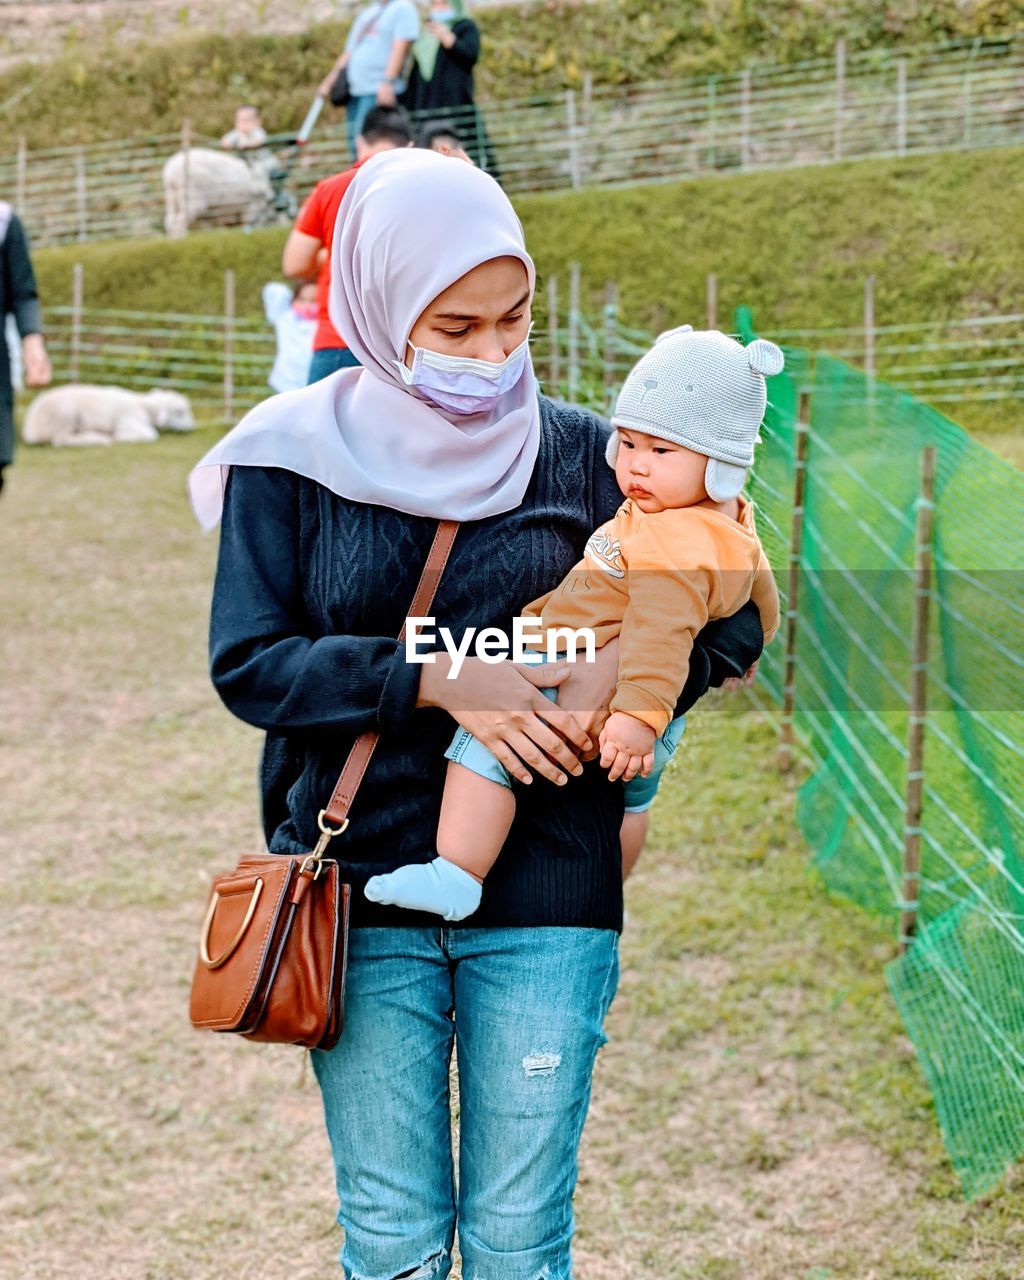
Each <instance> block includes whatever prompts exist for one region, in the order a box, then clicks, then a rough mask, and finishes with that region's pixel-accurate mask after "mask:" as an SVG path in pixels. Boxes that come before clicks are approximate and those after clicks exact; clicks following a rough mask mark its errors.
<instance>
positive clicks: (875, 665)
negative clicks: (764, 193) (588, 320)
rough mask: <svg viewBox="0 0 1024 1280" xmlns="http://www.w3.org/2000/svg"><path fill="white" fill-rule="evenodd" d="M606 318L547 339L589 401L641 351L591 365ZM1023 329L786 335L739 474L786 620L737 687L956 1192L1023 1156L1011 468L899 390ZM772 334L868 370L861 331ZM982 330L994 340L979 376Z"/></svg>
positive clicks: (1023, 607) (1020, 671)
mask: <svg viewBox="0 0 1024 1280" xmlns="http://www.w3.org/2000/svg"><path fill="white" fill-rule="evenodd" d="M611 315H612V300H611V298H610V301H609V305H608V306H607V307H606V315H605V324H604V325H603V326H600V325H592V326H586V327H585V328H584V327H583V326H580V332H579V333H578V334H577V335H574V336H573V337H572V338H571V339H570V340H569V342H568V343H567V344H566V346H567V347H568V348H569V349H572V350H575V351H577V352H578V353H579V354H578V356H577V359H578V361H579V368H578V369H577V370H576V371H575V372H574V373H570V372H569V371H568V370H566V368H565V363H564V361H565V356H566V351H565V349H564V348H563V349H562V351H561V352H560V353H559V354H556V355H555V357H554V364H555V365H556V367H557V372H558V376H559V378H560V379H561V382H560V384H559V388H558V389H559V390H561V391H563V392H566V391H568V388H569V384H570V383H571V384H572V388H573V398H575V399H578V400H580V401H582V402H584V403H588V404H589V405H590V406H591V407H594V408H606V407H607V403H608V400H607V396H608V394H609V390H610V389H614V388H615V386H616V382H617V381H618V380H621V374H622V371H623V365H624V363H625V364H628V363H629V362H631V361H632V360H633V359H634V358H635V354H637V353H638V352H639V351H640V350H643V349H644V348H645V346H646V344H647V343H648V342H649V335H647V334H641V333H639V332H635V331H632V332H629V333H627V334H618V335H615V338H614V342H617V343H618V354H617V356H616V360H615V364H614V369H615V372H614V374H613V375H612V376H610V377H608V376H607V375H606V369H607V363H606V358H605V353H606V352H607V350H608V347H609V337H608V335H610V334H611V333H612V324H611ZM1021 321H1022V317H1021V316H1019V315H1013V316H999V317H988V316H986V317H970V318H967V319H964V320H957V321H952V322H950V323H949V324H948V325H936V324H932V323H926V324H921V325H894V326H889V327H887V328H886V329H883V330H879V331H876V333H875V334H874V336H875V337H876V338H878V339H879V342H878V345H877V346H876V347H875V349H874V353H873V354H874V359H875V372H873V373H872V372H870V371H866V370H864V369H854V368H852V367H850V365H848V364H845V363H843V362H842V361H840V360H837V359H835V358H834V357H832V356H829V355H824V354H822V353H820V352H812V351H809V350H808V349H807V348H806V347H798V346H795V345H790V346H789V347H788V349H787V369H786V372H785V373H784V374H782V375H781V376H779V377H778V378H774V379H772V380H771V384H770V388H769V401H770V407H769V411H768V415H767V417H766V421H765V426H764V429H763V431H762V435H763V437H764V443H763V444H762V446H761V449H760V450H759V453H758V458H757V464H756V467H755V470H754V476H753V480H752V484H751V494H752V497H753V499H754V502H755V506H756V509H757V518H758V525H759V530H760V532H761V536H762V540H763V541H764V544H765V547H766V549H767V551H768V554H769V558H770V560H771V562H772V564H773V565H774V566H775V568H776V578H777V580H778V582H779V587H780V594H781V597H782V601H783V607H784V619H785V621H784V626H783V629H782V631H781V632H780V639H779V640H778V641H776V643H775V644H774V645H773V646H770V647H769V649H768V650H767V652H766V654H765V656H764V659H763V662H762V670H761V675H760V676H759V678H758V681H757V683H756V684H755V685H754V687H753V689H752V690H751V696H752V697H753V699H754V701H755V703H756V704H757V705H758V707H759V708H760V709H761V710H762V712H763V713H764V714H765V716H766V717H767V718H768V720H769V721H770V722H771V724H772V725H773V726H774V727H775V728H776V729H777V730H778V732H779V735H780V751H779V760H780V767H782V768H787V767H790V766H791V764H792V762H793V756H794V753H796V754H798V755H799V756H801V757H802V759H803V762H804V766H805V769H806V780H805V781H804V782H803V784H802V785H801V786H800V788H799V791H798V799H797V821H798V824H799V826H800V829H801V831H802V833H803V835H804V838H805V839H806V841H807V844H808V846H809V848H810V849H811V850H812V854H813V859H814V863H815V866H816V867H817V869H818V871H819V872H820V874H821V876H822V878H823V879H824V881H825V883H826V884H827V885H828V886H829V888H831V889H833V890H835V891H836V892H839V893H842V894H844V895H845V896H847V897H848V898H850V899H851V900H853V901H854V902H855V903H857V904H859V905H860V906H862V907H864V908H866V909H868V910H870V911H872V912H874V913H876V914H880V915H885V916H889V917H890V918H891V919H892V921H893V931H894V941H897V942H898V944H899V950H900V954H899V956H898V958H897V959H895V960H893V961H892V962H891V963H890V964H889V965H888V966H887V969H886V976H887V979H888V982H889V986H890V989H891V991H892V994H893V997H894V999H895V1000H896V1003H897V1006H898V1008H899V1010H900V1013H901V1016H902V1017H903V1020H904V1023H905V1026H906V1028H907V1031H908V1034H909V1035H910V1037H911V1039H912V1041H913V1043H914V1045H915V1048H916V1050H917V1053H918V1058H919V1061H920V1064H921V1067H922V1069H923V1071H924V1074H925V1076H926V1078H927V1081H928V1084H929V1087H930V1088H931V1091H932V1094H933V1096H934V1099H935V1105H936V1111H937V1115H938V1118H939V1121H940V1124H941V1127H942V1131H943V1136H944V1138H945V1141H946V1144H947V1148H948V1150H949V1153H950V1156H951V1158H952V1162H953V1165H954V1167H955V1169H956V1171H957V1173H958V1175H959V1176H960V1179H961V1182H962V1185H963V1187H964V1190H965V1192H966V1193H967V1194H968V1195H969V1196H971V1197H973V1196H977V1195H981V1194H983V1193H985V1192H986V1191H988V1190H990V1189H991V1188H992V1187H993V1186H994V1185H995V1184H996V1183H997V1182H998V1181H999V1179H1000V1178H1001V1177H1002V1176H1003V1174H1004V1173H1005V1172H1006V1170H1007V1168H1008V1167H1009V1166H1010V1165H1011V1164H1013V1163H1014V1162H1015V1161H1017V1160H1018V1159H1019V1158H1020V1157H1021V1156H1022V1155H1024V785H1022V778H1024V769H1022V765H1024V650H1022V646H1021V637H1022V636H1024V524H1022V522H1021V519H1020V512H1021V511H1024V475H1022V474H1021V473H1020V472H1019V471H1017V470H1016V469H1015V468H1014V467H1012V466H1011V465H1010V464H1008V463H1005V462H1003V461H1001V460H1000V459H999V458H997V457H996V456H995V455H994V454H993V453H991V452H990V451H989V450H987V449H985V448H983V447H982V446H980V445H979V444H977V443H976V442H975V441H973V440H971V439H970V437H968V436H967V435H966V433H965V432H964V431H963V430H962V429H961V428H960V427H958V426H956V425H954V424H953V423H952V422H950V421H949V420H948V419H946V418H945V417H943V416H942V415H941V414H940V413H939V412H938V411H937V410H935V409H933V408H930V407H928V406H927V405H925V404H923V403H921V400H920V398H918V396H919V395H920V393H922V392H925V393H928V394H930V395H932V396H933V398H934V399H936V400H940V399H944V398H948V399H950V400H953V399H959V398H963V397H964V396H965V395H968V396H969V395H970V394H976V395H977V396H979V397H981V398H988V397H991V396H999V397H1004V396H1006V397H1008V396H1010V395H1012V394H1014V391H1013V390H1012V389H1011V388H1010V387H1009V386H1007V385H1003V384H1002V383H1001V382H1000V383H999V384H998V385H997V386H996V388H995V389H993V386H992V378H993V377H995V378H998V379H1003V378H1008V379H1009V378H1012V379H1014V380H1015V385H1016V387H1017V388H1018V393H1019V388H1020V378H1021V369H1020V367H1019V346H1020V334H1021V331H1020V326H1021ZM736 329H737V330H738V331H739V333H740V334H741V335H742V336H743V337H744V338H745V339H749V338H751V337H753V336H754V331H753V326H752V322H751V318H750V313H749V310H747V309H744V308H741V309H740V311H739V312H738V313H737V317H736ZM766 336H768V335H766ZM771 336H775V337H784V338H786V339H788V340H790V341H792V340H793V339H797V338H801V339H811V340H814V341H819V340H828V341H830V342H831V344H832V345H833V346H834V347H836V348H837V349H839V350H843V349H845V350H846V351H847V354H848V355H850V356H853V357H855V358H858V359H860V360H861V361H862V362H864V363H870V359H871V336H872V335H871V333H870V331H868V333H867V342H866V343H865V336H866V335H865V331H864V330H862V329H845V330H838V331H832V332H831V333H829V332H828V331H821V330H803V331H789V332H788V333H785V334H774V335H771ZM634 344H635V350H634ZM979 344H988V345H989V346H990V347H991V348H992V349H993V350H995V351H998V352H1009V353H1012V354H1010V355H1005V356H1004V355H1000V356H998V357H996V358H995V359H996V360H997V361H998V362H999V363H998V364H997V365H996V368H997V370H998V372H996V373H994V374H993V373H992V365H991V363H990V361H989V360H988V359H987V358H984V357H978V358H975V357H976V356H977V348H978V345H979ZM946 355H950V356H952V359H951V360H948V361H947V360H946V359H945V358H944V357H945V356H946ZM623 356H624V357H625V360H624V361H623V360H622V357H623ZM588 358H589V363H588ZM1004 360H1005V361H1012V365H1013V367H1012V370H1011V372H1010V373H1007V372H1004V370H1005V369H1006V368H1007V365H1005V364H1004V363H1002V362H1003V361H1004ZM560 362H561V363H560ZM956 364H960V365H963V366H966V367H965V368H963V369H959V370H953V372H952V376H949V377H947V376H946V375H947V371H948V370H949V368H950V365H956ZM932 366H934V368H933V367H932ZM886 367H888V368H889V369H891V371H892V372H893V373H894V374H899V375H900V376H902V378H903V379H904V382H903V387H897V386H894V385H890V384H889V383H888V382H887V381H883V379H882V378H881V377H880V376H879V371H880V370H881V369H884V368H886ZM951 383H952V384H955V385H951ZM912 392H916V393H917V394H916V395H915V394H913V393H912Z"/></svg>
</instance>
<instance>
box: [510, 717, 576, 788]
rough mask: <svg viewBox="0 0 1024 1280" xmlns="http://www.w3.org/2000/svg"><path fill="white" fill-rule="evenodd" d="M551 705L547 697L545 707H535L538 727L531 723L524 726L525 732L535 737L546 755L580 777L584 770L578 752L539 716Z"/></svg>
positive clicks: (535, 740)
mask: <svg viewBox="0 0 1024 1280" xmlns="http://www.w3.org/2000/svg"><path fill="white" fill-rule="evenodd" d="M550 706H551V703H550V702H548V701H547V700H546V699H545V701H544V705H543V707H537V708H535V710H536V712H537V716H538V720H537V725H536V727H534V726H532V725H531V726H530V727H529V728H524V730H523V732H524V733H525V734H526V735H527V737H529V738H532V739H533V741H534V742H535V743H536V744H537V746H538V747H539V748H540V749H541V750H542V751H543V752H544V754H545V755H547V756H548V757H549V758H551V759H554V760H555V761H556V762H557V763H558V764H560V765H561V766H562V767H563V768H564V769H567V770H568V772H569V773H571V774H573V775H575V776H576V777H578V776H579V775H580V774H581V773H582V772H583V766H582V765H581V764H580V761H579V757H578V756H577V755H576V752H575V751H573V749H572V748H571V747H570V746H569V745H568V744H567V743H566V742H565V740H564V739H563V738H560V737H559V736H558V734H557V733H555V732H554V731H553V730H552V729H549V728H548V726H547V725H546V724H545V723H544V721H543V720H542V719H540V718H539V717H541V716H543V715H545V713H546V711H547V708H549V707H550Z"/></svg>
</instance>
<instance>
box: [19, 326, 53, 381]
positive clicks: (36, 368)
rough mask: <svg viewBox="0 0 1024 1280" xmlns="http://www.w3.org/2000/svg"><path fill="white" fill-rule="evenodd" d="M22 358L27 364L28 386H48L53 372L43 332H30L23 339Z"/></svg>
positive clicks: (26, 377)
mask: <svg viewBox="0 0 1024 1280" xmlns="http://www.w3.org/2000/svg"><path fill="white" fill-rule="evenodd" d="M21 359H22V362H23V364H24V366H25V386H26V387H48V386H49V385H50V379H51V378H52V376H53V374H52V372H51V370H50V357H49V356H48V355H47V354H46V343H45V342H44V341H43V335H42V334H41V333H29V334H27V335H26V336H25V337H24V338H22V340H21Z"/></svg>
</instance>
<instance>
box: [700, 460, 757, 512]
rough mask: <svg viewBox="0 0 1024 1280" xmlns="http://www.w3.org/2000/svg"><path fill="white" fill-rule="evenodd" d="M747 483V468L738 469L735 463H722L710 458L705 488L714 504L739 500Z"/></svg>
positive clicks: (705, 473)
mask: <svg viewBox="0 0 1024 1280" xmlns="http://www.w3.org/2000/svg"><path fill="white" fill-rule="evenodd" d="M746 482H747V468H746V467H737V466H736V465H735V463H732V462H722V461H721V460H720V459H719V458H708V465H707V466H706V467H705V468H704V488H705V489H706V490H707V495H708V497H709V498H710V499H711V501H712V502H728V501H729V499H730V498H738V497H739V496H740V494H741V493H742V492H743V486H744V485H745V484H746Z"/></svg>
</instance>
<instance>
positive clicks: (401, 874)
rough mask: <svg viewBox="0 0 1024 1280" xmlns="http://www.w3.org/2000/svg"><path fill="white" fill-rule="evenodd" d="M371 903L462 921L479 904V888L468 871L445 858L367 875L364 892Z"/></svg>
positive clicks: (478, 883)
mask: <svg viewBox="0 0 1024 1280" xmlns="http://www.w3.org/2000/svg"><path fill="white" fill-rule="evenodd" d="M364 892H365V893H366V896H367V897H368V898H369V899H370V901H371V902H386V903H390V904H391V905H392V906H396V907H408V908H409V910H410V911H433V912H434V914H435V915H439V916H444V918H445V919H446V920H464V919H465V918H466V916H471V915H472V914H473V912H474V911H475V910H476V909H477V907H478V906H479V905H480V897H481V894H482V893H483V889H482V888H481V886H480V882H479V881H478V880H474V879H473V877H472V876H471V875H470V874H469V872H468V871H463V869H462V868H461V867H457V866H456V865H455V863H454V862H449V861H448V860H447V859H446V858H435V859H434V861H433V862H425V863H413V864H411V865H410V866H407V867H399V868H398V870H397V871H392V872H391V873H390V874H389V875H386V876H371V878H370V879H369V880H367V882H366V889H365V891H364Z"/></svg>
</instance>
